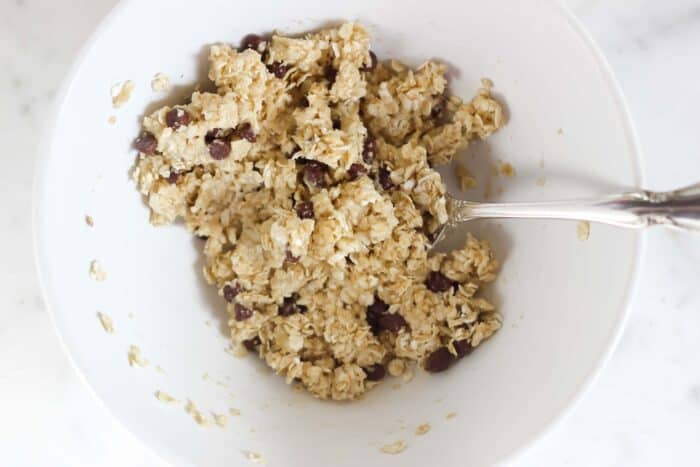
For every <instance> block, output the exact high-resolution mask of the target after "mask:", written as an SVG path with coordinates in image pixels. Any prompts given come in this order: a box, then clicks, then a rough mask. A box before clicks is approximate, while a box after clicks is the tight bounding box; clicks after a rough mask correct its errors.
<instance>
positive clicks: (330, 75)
mask: <svg viewBox="0 0 700 467" xmlns="http://www.w3.org/2000/svg"><path fill="white" fill-rule="evenodd" d="M323 76H325V78H326V79H327V80H328V84H329V86H328V87H333V84H334V83H335V79H336V77H337V76H338V70H336V69H335V68H333V66H332V65H328V66H327V67H326V69H325V71H324V72H323Z"/></svg>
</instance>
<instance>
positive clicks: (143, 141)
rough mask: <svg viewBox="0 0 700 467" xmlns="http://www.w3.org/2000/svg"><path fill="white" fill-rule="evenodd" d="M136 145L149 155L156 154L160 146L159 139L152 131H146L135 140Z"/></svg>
mask: <svg viewBox="0 0 700 467" xmlns="http://www.w3.org/2000/svg"><path fill="white" fill-rule="evenodd" d="M134 147H135V148H136V149H137V150H138V151H139V152H142V153H144V154H147V155H149V156H151V155H153V154H155V152H156V147H158V140H156V137H155V136H153V134H152V133H149V132H147V131H144V132H143V133H141V135H140V136H139V137H138V138H136V140H134Z"/></svg>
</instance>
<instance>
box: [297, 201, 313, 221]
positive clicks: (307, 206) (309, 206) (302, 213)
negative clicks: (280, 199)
mask: <svg viewBox="0 0 700 467" xmlns="http://www.w3.org/2000/svg"><path fill="white" fill-rule="evenodd" d="M295 209H296V211H297V216H299V219H313V218H314V203H312V202H311V201H305V202H303V203H299V204H297V205H296V208H295Z"/></svg>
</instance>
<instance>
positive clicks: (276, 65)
mask: <svg viewBox="0 0 700 467" xmlns="http://www.w3.org/2000/svg"><path fill="white" fill-rule="evenodd" d="M290 68H291V66H290V65H286V64H284V63H282V62H273V63H271V64H269V65H268V66H267V70H268V71H269V72H270V73H272V74H273V75H275V76H276V77H277V78H279V79H282V78H284V76H285V75H286V74H287V72H288V71H289V69H290Z"/></svg>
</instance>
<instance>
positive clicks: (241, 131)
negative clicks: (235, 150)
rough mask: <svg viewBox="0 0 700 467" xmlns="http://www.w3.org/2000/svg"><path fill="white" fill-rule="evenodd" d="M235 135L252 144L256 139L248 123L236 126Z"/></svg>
mask: <svg viewBox="0 0 700 467" xmlns="http://www.w3.org/2000/svg"><path fill="white" fill-rule="evenodd" d="M235 133H236V134H237V135H238V136H239V137H240V138H243V139H245V140H247V141H248V142H250V143H254V142H255V140H256V139H257V137H256V135H255V132H254V131H253V127H252V126H251V125H250V123H248V122H245V123H241V124H240V125H238V126H237V127H236V131H235Z"/></svg>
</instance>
